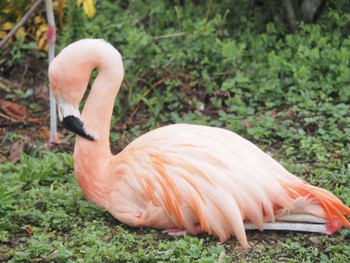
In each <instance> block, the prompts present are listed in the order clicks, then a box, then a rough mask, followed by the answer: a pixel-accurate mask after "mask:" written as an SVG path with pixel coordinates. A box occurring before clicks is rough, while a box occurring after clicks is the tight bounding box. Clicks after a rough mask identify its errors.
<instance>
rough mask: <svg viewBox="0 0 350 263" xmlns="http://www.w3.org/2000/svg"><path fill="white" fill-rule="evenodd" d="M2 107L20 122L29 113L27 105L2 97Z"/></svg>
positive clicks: (0, 106)
mask: <svg viewBox="0 0 350 263" xmlns="http://www.w3.org/2000/svg"><path fill="white" fill-rule="evenodd" d="M0 109H1V110H2V111H3V112H5V113H6V114H7V115H8V116H9V117H11V118H12V119H13V120H15V121H18V122H20V121H24V118H25V117H26V116H27V115H28V110H27V108H26V107H24V106H22V105H20V104H18V103H15V102H11V101H7V100H1V99H0Z"/></svg>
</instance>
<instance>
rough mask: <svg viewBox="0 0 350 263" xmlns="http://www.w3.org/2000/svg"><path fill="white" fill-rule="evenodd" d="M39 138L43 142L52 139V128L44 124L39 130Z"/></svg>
mask: <svg viewBox="0 0 350 263" xmlns="http://www.w3.org/2000/svg"><path fill="white" fill-rule="evenodd" d="M38 137H39V140H40V141H42V142H47V141H48V140H50V129H49V128H48V127H47V126H43V127H41V128H40V130H39V135H38Z"/></svg>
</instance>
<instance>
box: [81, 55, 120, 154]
mask: <svg viewBox="0 0 350 263" xmlns="http://www.w3.org/2000/svg"><path fill="white" fill-rule="evenodd" d="M95 56H96V57H97V60H95V61H98V62H97V63H96V64H95V63H93V65H92V67H91V68H92V69H93V68H97V69H98V75H97V77H96V79H95V81H94V83H93V84H92V87H91V90H90V93H89V96H88V98H87V100H86V102H85V105H84V108H83V110H82V113H81V120H82V122H83V123H84V128H85V130H86V131H87V132H88V133H90V134H92V135H93V136H94V137H95V138H96V139H97V141H88V140H86V139H84V138H81V137H79V136H77V140H76V146H75V147H76V148H81V151H80V154H82V152H85V153H86V155H88V156H86V158H92V157H91V156H92V155H91V152H95V153H97V152H98V153H99V156H100V158H105V157H106V156H111V150H110V145H109V132H110V122H111V119H112V114H113V108H114V101H115V97H116V96H117V93H118V91H119V88H120V85H121V82H122V79H123V75H124V69H123V64H122V60H121V57H120V55H119V53H117V56H105V55H103V54H97V55H96V54H95ZM89 154H90V155H89ZM93 155H94V156H96V154H93Z"/></svg>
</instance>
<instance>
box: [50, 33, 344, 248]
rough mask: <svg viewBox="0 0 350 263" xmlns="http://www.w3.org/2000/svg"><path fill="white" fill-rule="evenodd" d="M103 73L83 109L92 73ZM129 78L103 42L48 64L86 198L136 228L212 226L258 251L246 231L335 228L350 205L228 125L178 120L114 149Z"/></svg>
mask: <svg viewBox="0 0 350 263" xmlns="http://www.w3.org/2000/svg"><path fill="white" fill-rule="evenodd" d="M94 69H97V70H98V75H97V77H96V79H95V81H94V82H93V84H92V87H91V90H90V93H89V95H88V97H87V100H86V103H85V105H84V108H83V110H82V112H81V113H80V112H79V103H80V101H81V100H82V98H83V95H84V93H85V92H86V89H87V85H88V82H89V79H90V74H91V72H92V70H94ZM123 76H124V69H123V63H122V57H121V55H120V53H119V52H118V50H116V49H115V48H114V47H113V46H112V45H111V44H109V43H107V42H105V41H104V40H101V39H83V40H79V41H77V42H74V43H72V44H70V45H69V46H67V47H65V48H64V49H63V50H62V51H61V52H60V54H59V55H58V56H57V57H56V58H55V59H54V60H53V61H52V63H51V64H50V66H49V80H50V84H51V86H52V89H53V94H54V96H55V97H56V99H57V102H58V115H59V119H60V120H61V122H62V125H63V126H64V127H65V128H66V129H68V130H70V131H72V132H73V133H75V134H76V135H77V136H76V143H75V147H74V170H75V174H76V178H77V181H78V183H79V185H80V187H81V190H82V192H83V194H84V196H85V197H86V199H87V200H92V201H93V202H94V203H96V204H97V205H99V206H102V207H104V208H105V209H106V210H107V211H108V212H109V213H110V214H111V215H112V216H114V217H115V218H116V219H117V220H119V221H120V222H122V223H124V224H126V225H129V226H132V227H150V228H157V229H163V230H164V232H166V233H168V234H169V235H181V234H183V233H184V231H185V233H189V234H193V235H196V234H198V233H202V232H206V233H208V234H210V235H214V236H216V237H218V238H219V240H220V242H225V241H226V240H228V239H230V238H231V237H232V236H235V237H236V238H237V239H238V241H239V242H240V244H241V246H242V247H243V248H245V249H248V248H250V245H249V243H248V241H247V237H246V230H247V229H259V230H267V229H275V230H296V231H307V232H319V233H324V234H333V233H335V232H336V231H337V230H339V229H340V228H342V227H347V228H348V227H350V223H349V221H348V219H347V218H346V215H350V208H349V207H347V206H346V205H345V204H343V203H342V201H341V200H340V199H338V198H337V197H336V196H334V195H333V194H332V193H331V192H329V191H328V190H325V189H322V188H318V187H315V186H312V185H310V184H308V183H307V182H305V181H304V180H302V179H300V178H298V177H297V176H295V175H293V174H291V173H290V172H288V171H287V170H286V169H285V168H284V167H283V166H282V165H281V164H279V163H278V162H277V161H276V160H274V159H273V158H272V157H270V156H269V155H268V154H266V153H264V152H263V151H262V150H260V148H258V147H257V146H256V145H254V144H253V143H251V142H250V141H248V140H246V139H244V138H243V137H241V136H239V135H237V134H235V133H233V132H231V131H228V130H226V129H222V128H215V127H207V126H200V125H191V124H173V125H168V126H165V127H161V128H157V129H155V130H152V131H150V132H148V133H146V134H144V135H142V136H141V137H139V138H137V139H135V140H134V141H133V142H131V143H130V144H129V145H128V146H127V147H126V148H125V149H124V150H123V151H121V152H120V153H119V154H117V155H115V156H114V155H113V154H112V153H111V150H110V143H109V131H110V121H111V117H112V112H113V105H114V100H115V97H116V95H117V93H118V91H119V88H120V85H121V83H122V80H123Z"/></svg>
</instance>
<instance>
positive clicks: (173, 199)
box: [107, 124, 350, 247]
mask: <svg viewBox="0 0 350 263" xmlns="http://www.w3.org/2000/svg"><path fill="white" fill-rule="evenodd" d="M110 165H113V168H111V169H110V170H111V171H113V175H114V176H115V178H117V179H116V180H115V178H113V175H111V178H113V180H114V181H113V182H112V181H111V183H110V185H111V189H113V188H114V186H115V187H118V190H117V191H112V190H111V191H110V192H111V196H110V206H109V207H107V210H109V212H110V213H111V214H112V215H114V216H115V217H116V218H117V219H119V220H120V221H122V222H124V223H126V224H128V225H131V226H148V227H154V228H171V227H176V228H184V229H186V230H187V231H189V232H190V233H194V234H195V233H196V225H198V224H199V225H200V227H201V229H203V230H204V231H205V232H208V233H209V234H214V235H216V236H218V237H219V238H220V240H221V241H225V240H227V239H228V238H230V236H232V235H235V236H236V237H237V238H238V240H239V241H240V243H241V244H242V246H243V247H249V245H248V243H247V239H246V234H245V229H244V221H250V222H252V223H254V224H255V225H256V226H257V227H258V228H259V229H261V230H262V229H263V225H264V222H267V221H270V222H274V221H275V217H276V216H278V214H279V213H280V214H283V213H284V212H286V211H287V212H288V213H289V212H290V211H293V209H298V208H300V207H301V209H302V211H303V212H305V211H306V212H308V213H314V214H317V216H321V217H326V215H325V213H324V209H320V205H319V203H321V207H327V209H328V210H329V207H331V208H330V209H331V210H332V211H331V212H332V213H333V214H334V212H335V211H337V213H336V215H337V216H338V217H339V218H340V220H342V221H343V223H344V225H346V224H347V225H348V222H347V220H346V219H345V217H344V216H343V215H342V213H341V212H339V211H342V209H343V210H344V209H345V212H347V213H349V212H350V209H349V208H347V207H346V206H345V205H343V204H342V203H341V201H340V200H339V199H337V198H336V197H335V196H333V195H332V194H331V193H329V192H328V191H326V190H323V189H320V190H319V188H316V187H313V186H310V185H309V184H307V183H305V182H303V181H302V180H301V179H299V178H297V177H296V176H294V175H292V174H291V173H289V172H288V171H287V170H286V169H284V168H283V166H281V165H280V164H279V163H278V162H277V161H275V160H274V159H272V158H271V157H270V156H268V155H267V154H265V153H264V152H262V151H261V150H260V149H259V148H258V147H257V146H255V145H254V144H252V143H251V142H249V141H248V140H245V139H244V138H242V137H240V136H239V135H237V134H235V133H232V132H230V131H227V130H224V129H219V128H212V127H205V126H196V125H187V124H177V125H170V126H166V127H163V128H160V129H156V130H154V131H152V132H149V133H147V134H145V135H143V136H141V137H139V138H138V139H136V140H135V141H134V142H132V143H131V144H130V145H128V146H127V147H126V148H125V149H124V151H122V152H121V153H120V154H119V155H118V157H117V158H115V159H112V162H111V164H110ZM315 189H316V190H315ZM304 199H305V200H304ZM306 199H307V200H308V201H306ZM310 200H311V201H310ZM318 200H323V201H322V202H318ZM334 200H335V201H334ZM314 201H315V202H316V203H315V202H314ZM300 203H302V204H301V205H300ZM314 203H315V204H314ZM304 204H307V205H308V206H309V210H308V209H307V208H304V207H303V206H306V205H304ZM310 207H311V208H310ZM299 210H300V209H299ZM328 212H330V211H328ZM338 221H339V220H338ZM338 228H339V227H338Z"/></svg>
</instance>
